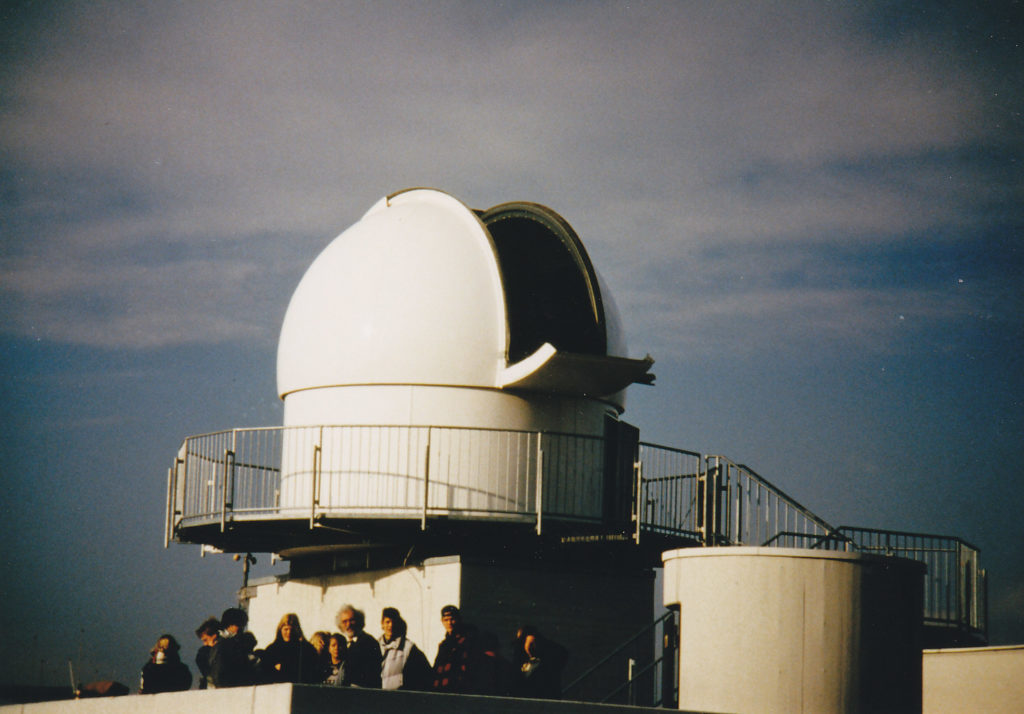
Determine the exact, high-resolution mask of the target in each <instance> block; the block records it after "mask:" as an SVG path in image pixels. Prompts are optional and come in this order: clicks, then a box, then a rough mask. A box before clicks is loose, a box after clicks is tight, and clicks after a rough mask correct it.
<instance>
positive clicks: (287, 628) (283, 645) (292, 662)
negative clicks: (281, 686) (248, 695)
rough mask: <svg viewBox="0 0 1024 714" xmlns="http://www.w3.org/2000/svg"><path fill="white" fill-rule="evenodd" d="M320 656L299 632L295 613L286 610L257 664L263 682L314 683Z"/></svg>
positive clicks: (297, 617) (300, 629)
mask: <svg viewBox="0 0 1024 714" xmlns="http://www.w3.org/2000/svg"><path fill="white" fill-rule="evenodd" d="M319 660H320V656H319V654H318V653H317V651H316V648H315V647H313V645H311V644H309V643H308V642H307V641H306V638H305V637H303V636H302V625H300V624H299V616H298V615H296V614H295V613H294V612H289V613H288V614H287V615H285V616H284V617H282V618H281V621H280V622H279V623H277V634H276V635H275V637H274V641H273V642H271V643H270V645H269V646H267V648H266V649H265V650H263V655H262V657H260V667H261V668H262V670H263V681H265V682H292V683H294V684H317V683H318V681H317V680H318V679H319V677H318V674H319V664H320V662H319Z"/></svg>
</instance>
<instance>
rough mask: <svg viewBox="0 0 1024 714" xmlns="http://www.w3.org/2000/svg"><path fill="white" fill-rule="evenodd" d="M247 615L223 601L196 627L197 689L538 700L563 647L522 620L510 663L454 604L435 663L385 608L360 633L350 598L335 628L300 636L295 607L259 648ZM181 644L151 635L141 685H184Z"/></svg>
mask: <svg viewBox="0 0 1024 714" xmlns="http://www.w3.org/2000/svg"><path fill="white" fill-rule="evenodd" d="M248 619H249V618H248V615H247V614H246V612H245V611H244V610H242V609H239V608H228V609H227V610H225V611H224V613H223V614H222V615H221V618H220V619H219V620H218V619H217V618H214V617H211V618H209V619H207V620H206V621H204V622H203V623H202V624H201V625H200V626H199V628H198V629H197V630H196V636H197V637H198V638H199V639H200V641H201V642H202V646H201V647H200V649H199V651H198V653H197V654H196V667H197V668H198V670H199V688H200V689H206V688H222V687H238V686H248V685H253V684H267V683H275V682H293V683H297V684H325V685H331V686H339V687H365V688H377V689H409V690H418V691H437V692H450V693H460V694H491V695H499V696H521V697H531V698H542V699H557V698H558V697H559V696H560V694H561V671H562V668H563V667H564V666H565V661H566V658H567V652H566V651H565V649H564V648H563V647H561V646H560V645H557V644H556V643H554V642H552V641H550V640H548V639H546V638H544V637H543V636H541V634H540V633H539V632H538V631H537V630H536V628H534V627H532V626H529V625H526V626H523V627H520V628H519V629H518V630H517V631H516V635H515V642H514V645H513V653H514V655H513V660H512V661H511V662H509V661H508V660H506V659H505V658H503V657H502V656H501V654H500V653H499V651H498V649H499V648H498V641H497V637H495V636H494V635H490V634H487V633H480V632H478V631H477V630H476V628H474V627H472V626H471V625H468V624H466V623H465V622H463V619H462V614H461V613H460V612H459V609H458V608H457V607H455V606H454V605H447V606H445V607H444V608H442V610H441V624H442V626H443V627H444V631H445V636H444V639H443V640H441V643H440V644H439V645H438V648H437V655H436V656H435V658H434V662H433V665H431V663H430V662H429V660H428V659H427V657H426V655H425V654H424V653H423V652H422V651H421V650H420V649H419V647H417V646H416V645H415V644H414V643H413V642H412V641H411V640H409V638H408V635H407V633H408V626H407V624H406V622H405V620H404V619H403V618H402V615H401V613H400V612H399V611H398V610H397V609H396V608H393V607H386V608H384V610H383V611H382V612H381V622H380V626H381V635H380V637H379V638H374V637H373V636H372V635H369V634H368V633H366V631H365V627H366V617H365V615H364V613H363V612H362V611H361V610H358V609H357V608H355V607H353V606H352V605H345V606H344V607H342V608H341V609H340V610H339V611H338V614H337V618H336V624H337V627H338V631H337V632H334V633H328V632H316V633H315V634H313V635H312V636H310V637H309V638H308V639H307V638H306V636H305V634H304V633H303V631H302V625H301V624H300V623H299V618H298V616H296V615H295V614H294V613H289V614H287V615H285V616H284V617H282V618H281V620H280V622H279V623H278V625H277V631H276V633H275V636H274V640H273V642H271V643H270V644H269V645H267V647H265V648H264V649H257V647H256V638H255V637H254V636H253V634H252V633H250V632H248V631H247V630H246V625H247V624H248ZM180 649H181V647H180V645H179V644H178V642H177V640H175V639H174V637H173V636H172V635H169V634H164V635H161V636H160V637H159V639H158V640H157V643H156V646H154V648H153V650H152V651H151V652H150V658H149V661H148V662H146V664H145V665H144V666H143V668H142V678H141V684H140V688H139V691H140V693H142V694H155V693H158V692H171V691H181V690H185V689H189V688H190V687H191V686H192V674H191V672H190V671H189V668H188V666H187V665H186V664H185V663H184V662H182V661H181V657H180Z"/></svg>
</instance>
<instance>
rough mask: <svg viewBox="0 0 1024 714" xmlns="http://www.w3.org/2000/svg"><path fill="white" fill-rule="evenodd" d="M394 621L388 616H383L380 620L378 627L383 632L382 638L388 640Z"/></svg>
mask: <svg viewBox="0 0 1024 714" xmlns="http://www.w3.org/2000/svg"><path fill="white" fill-rule="evenodd" d="M394 627H395V623H393V622H392V621H391V618H390V617H385V618H384V619H382V620H381V621H380V629H381V631H382V632H383V633H384V639H385V640H390V639H391V633H392V632H393V631H394Z"/></svg>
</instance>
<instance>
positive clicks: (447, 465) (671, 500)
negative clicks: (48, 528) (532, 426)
mask: <svg viewBox="0 0 1024 714" xmlns="http://www.w3.org/2000/svg"><path fill="white" fill-rule="evenodd" d="M623 426H624V427H626V428H625V429H624V430H623V429H615V430H612V431H610V432H608V433H606V435H605V436H604V437H594V436H584V435H578V434H564V433H549V432H528V431H511V430H494V429H472V428H456V427H446V426H417V427H407V426H401V427H399V426H373V425H367V426H311V427H271V428H255V429H232V430H229V431H222V432H216V433H211V434H203V435H198V436H192V437H189V438H187V439H186V440H185V441H184V443H183V444H182V446H181V448H180V450H179V452H178V456H177V458H176V459H175V461H174V464H173V466H172V467H171V468H170V469H169V471H168V482H167V512H166V530H165V542H166V543H169V542H170V541H172V540H174V541H178V542H188V543H200V544H204V545H209V546H212V547H214V548H217V549H220V550H223V551H226V552H246V551H256V552H260V551H262V552H276V553H279V554H282V555H283V556H285V557H299V556H301V555H303V554H305V553H315V552H317V551H323V550H325V549H350V550H371V549H373V548H381V547H388V546H392V547H398V546H403V547H404V548H406V549H407V548H409V546H410V545H418V546H423V547H424V549H427V550H429V548H430V547H433V548H434V549H435V552H436V551H437V550H438V549H441V550H443V549H444V548H451V547H457V548H472V547H477V548H482V549H486V548H490V549H495V548H497V547H498V546H500V547H502V548H503V549H504V550H505V551H507V550H508V549H509V548H514V547H522V548H539V547H545V548H548V549H552V548H556V549H557V548H565V547H569V546H576V547H586V546H587V545H595V544H596V545H601V546H605V545H607V544H610V543H619V544H620V545H619V547H620V548H627V549H633V550H632V551H630V552H634V551H635V553H636V554H637V557H643V558H647V559H648V560H649V562H650V563H651V564H656V563H657V562H659V561H658V557H659V555H660V553H661V552H662V551H664V550H668V549H671V548H680V547H688V546H694V547H722V546H733V545H748V546H750V545H753V546H769V547H770V546H779V547H788V548H808V549H828V550H845V551H856V552H867V553H878V554H883V555H891V556H898V557H903V558H910V559H913V560H917V561H920V562H922V563H924V564H925V565H926V566H927V574H926V576H925V578H926V579H925V588H924V603H923V612H922V616H923V623H924V625H925V637H924V643H925V645H926V646H951V645H969V644H983V643H985V642H986V640H987V611H986V579H985V571H984V570H983V569H982V568H981V567H980V564H979V555H980V552H979V550H978V549H977V548H975V547H974V546H972V545H970V544H969V543H967V542H966V541H964V540H962V539H960V538H957V537H954V536H949V535H931V534H921V533H906V532H900V531H885V530H877V529H868V528H857V527H850V526H839V527H835V526H832V525H831V524H829V523H828V522H827V521H825V520H824V519H822V518H821V517H819V516H817V515H815V514H814V513H812V512H811V511H809V510H808V509H807V508H805V507H803V506H802V505H801V504H800V503H798V502H797V501H796V500H795V499H793V498H791V497H790V496H788V495H787V494H786V493H784V492H783V491H782V490H780V489H779V488H777V487H776V486H774V485H772V484H771V483H769V482H768V480H767V479H765V478H764V477H762V476H761V475H759V474H758V473H756V472H755V471H753V470H752V469H750V468H749V467H747V466H745V465H742V464H736V463H733V462H732V461H730V460H729V459H728V458H725V457H724V456H719V455H707V454H700V453H697V452H694V451H687V450H684V449H678V448H673V447H668V446H661V445H657V444H650V443H645V442H639V441H638V440H637V433H636V431H635V430H634V429H632V428H631V427H628V426H627V425H623Z"/></svg>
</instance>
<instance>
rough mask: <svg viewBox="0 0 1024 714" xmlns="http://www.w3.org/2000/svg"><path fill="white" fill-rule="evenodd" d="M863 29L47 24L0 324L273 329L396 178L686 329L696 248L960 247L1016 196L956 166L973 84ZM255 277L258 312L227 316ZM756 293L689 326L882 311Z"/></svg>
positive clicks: (950, 66)
mask: <svg viewBox="0 0 1024 714" xmlns="http://www.w3.org/2000/svg"><path fill="white" fill-rule="evenodd" d="M242 10H244V11H242ZM866 19H867V18H866V17H865V16H864V15H863V14H862V12H861V11H860V10H852V9H849V8H836V7H833V6H822V5H819V4H816V3H811V4H806V5H788V4H787V5H786V6H784V7H783V9H774V8H769V7H767V6H754V7H752V6H749V5H745V4H744V5H739V6H735V5H728V4H721V3H716V4H713V5H703V4H699V5H691V4H680V3H650V4H643V3H641V4H638V5H634V6H629V7H627V6H624V5H621V4H618V3H583V4H568V5H561V4H559V5H548V4H544V3H541V4H538V5H535V6H534V5H530V6H527V7H526V8H520V9H513V8H502V7H500V6H498V5H495V6H492V7H488V8H486V9H481V6H478V5H476V4H472V3H471V4H462V3H432V4H431V5H430V6H424V7H420V6H409V5H407V4H401V3H399V4H395V5H389V6H382V5H379V4H377V5H374V6H373V7H372V8H371V7H369V6H365V5H361V4H353V5H343V6H340V7H338V6H330V7H327V6H318V5H314V6H311V7H304V8H301V9H298V8H294V7H290V8H289V11H288V12H283V11H282V10H281V9H280V8H275V7H273V6H259V5H257V6H253V5H249V4H246V5H245V6H244V8H243V7H235V6H230V5H215V6H203V7H201V8H195V7H193V8H189V9H187V10H186V9H185V8H182V7H180V6H176V5H174V4H167V5H156V6H152V7H149V8H145V9H143V8H134V7H127V6H123V5H120V4H92V3H90V4H69V5H62V6H61V10H60V11H59V12H58V15H57V16H56V18H55V19H54V21H53V22H52V23H51V24H47V25H39V26H35V27H34V28H33V29H31V30H25V31H24V32H25V34H23V35H22V36H19V38H18V39H19V40H20V41H21V42H22V43H23V47H24V48H25V49H26V50H30V51H25V52H23V53H22V54H21V55H20V56H19V57H18V58H17V59H18V60H19V61H18V62H17V63H16V65H15V66H14V67H9V68H8V69H7V71H6V72H5V73H4V74H3V75H2V81H3V90H4V96H5V100H4V103H3V107H2V113H0V136H2V137H3V138H2V139H0V142H2V144H0V150H2V152H3V155H4V157H5V163H6V164H7V169H6V170H5V172H4V175H3V177H2V181H3V188H4V193H5V196H7V197H8V198H9V200H7V201H5V203H6V204H7V205H6V207H5V208H4V209H3V210H4V216H3V218H4V224H5V229H4V232H3V237H2V238H0V250H2V251H3V255H4V258H3V267H2V275H3V280H2V288H0V289H2V290H3V294H4V295H5V296H6V297H5V298H4V301H5V302H6V303H7V304H8V305H9V306H10V305H13V306H16V312H15V314H12V315H10V316H9V317H8V318H7V319H5V321H4V322H5V325H6V329H8V330H12V331H15V332H19V333H25V332H27V331H31V332H33V333H34V334H43V335H45V336H46V337H47V338H48V339H52V340H56V341H69V342H75V343H85V344H93V343H94V342H97V341H99V340H100V339H102V340H104V341H108V343H109V344H113V345H115V346H116V345H120V346H127V347H147V346H153V345H162V344H172V343H179V342H182V341H199V342H203V341H214V342H215V341H221V340H225V339H239V338H254V337H259V336H265V335H267V334H272V333H276V329H277V325H276V324H269V318H270V317H273V318H274V319H277V316H278V314H279V313H280V310H278V311H274V310H269V311H268V310H267V309H266V308H267V305H268V304H280V305H281V306H282V307H281V310H283V305H285V304H286V303H287V299H288V296H289V294H290V289H291V286H292V285H294V282H295V281H296V280H297V277H298V274H299V273H300V272H301V266H302V265H304V264H305V263H308V262H309V261H310V260H311V259H312V257H313V256H314V255H315V253H316V252H317V250H319V247H320V246H322V245H323V244H325V243H326V241H327V240H328V239H329V238H330V237H331V236H333V235H334V234H336V233H337V232H339V231H340V230H341V229H343V228H344V227H345V226H347V225H349V224H350V223H352V222H353V221H354V220H355V219H356V218H358V216H359V215H360V214H361V213H362V212H363V211H364V210H365V209H366V208H368V207H369V206H370V205H371V204H372V202H373V201H374V200H375V199H376V198H377V197H378V196H379V195H381V194H383V193H385V192H388V191H391V190H396V189H398V188H402V187H405V186H407V185H422V184H427V185H436V186H439V187H441V188H444V189H446V190H450V191H451V192H452V193H454V194H455V195H456V196H458V197H460V198H463V199H464V200H466V201H467V202H468V203H470V204H471V205H474V206H479V207H486V206H488V205H491V204H493V203H496V202H499V201H503V200H511V199H520V198H521V199H530V200H538V201H541V202H544V203H547V204H548V205H551V206H552V207H553V208H555V209H556V210H559V211H561V212H563V213H565V215H566V216H567V218H569V219H570V221H571V222H572V223H573V225H574V226H576V228H577V229H578V230H579V232H580V233H581V235H582V236H583V239H584V241H585V243H586V244H587V245H588V247H590V248H591V250H592V252H593V253H594V254H595V258H596V259H598V265H599V267H601V268H602V270H603V271H604V272H605V273H606V274H607V275H608V277H609V280H610V282H611V284H612V286H613V288H616V289H617V290H618V291H621V295H622V296H623V298H624V299H620V302H621V303H623V308H624V311H625V312H626V313H627V317H629V316H638V315H641V314H644V315H648V316H653V315H666V316H667V315H671V314H675V312H680V311H682V312H690V313H691V314H692V311H691V310H690V309H689V306H688V305H684V306H680V310H676V311H673V310H670V309H667V308H665V307H664V306H666V305H672V304H678V302H679V301H680V299H681V298H682V297H684V294H681V293H678V292H676V291H675V289H674V288H672V287H671V286H669V285H667V284H665V283H663V282H659V281H656V280H655V277H656V276H655V275H654V273H652V272H651V270H650V267H649V266H650V265H652V264H654V265H663V264H666V263H668V264H682V263H685V262H686V261H687V260H688V259H691V258H694V257H700V255H701V253H700V251H703V250H705V249H707V248H708V247H709V246H723V245H735V246H755V247H756V246H762V245H777V244H783V243H784V244H791V245H794V246H798V247H799V246H803V245H816V244H821V243H849V242H853V243H874V244H899V243H901V242H904V241H906V240H917V239H919V238H918V237H919V236H922V235H925V234H927V233H928V232H930V231H938V230H951V229H952V230H960V231H963V232H964V234H965V239H967V238H966V236H967V235H969V234H970V232H971V231H972V230H973V227H974V225H975V224H976V223H977V222H978V221H981V220H983V218H984V217H983V215H982V213H983V211H982V210H981V208H980V207H981V206H992V205H993V204H995V205H998V206H1004V207H1005V206H1007V205H1009V204H1011V203H1012V199H1013V197H1012V196H1011V195H1008V192H1009V193H1013V191H1014V190H1018V191H1019V184H1018V185H1017V186H1013V187H1010V188H1009V189H1008V187H1007V185H1006V175H1005V173H1000V172H999V171H998V167H997V166H996V165H995V163H996V162H986V161H979V160H977V159H972V158H971V156H973V155H974V154H975V152H976V150H977V149H978V147H985V146H990V145H993V144H994V143H998V141H1000V139H999V137H1000V136H1002V134H1000V129H999V126H998V122H997V121H996V119H995V118H994V117H993V113H992V107H991V97H990V96H988V95H986V94H985V92H984V91H983V90H984V89H985V88H986V87H987V85H986V84H985V82H982V81H981V76H982V69H983V68H982V67H980V66H979V65H978V64H977V62H976V61H975V60H973V59H972V57H971V56H969V55H967V54H964V53H958V52H957V51H956V48H950V47H947V46H945V45H943V44H942V42H943V36H942V35H936V34H934V33H929V32H928V31H927V30H928V29H929V28H928V27H924V28H920V27H919V28H916V29H917V31H915V32H913V33H909V32H908V33H905V34H903V35H899V36H895V37H879V36H878V33H877V32H875V31H873V30H872V28H871V26H870V25H869V24H868V23H866V22H865V20H866ZM940 50H941V51H940ZM1017 148H1018V147H1012V149H1013V150H1014V151H1016V150H1017ZM268 236H270V237H274V236H277V237H279V240H277V241H275V240H274V239H273V238H270V239H268V238H267V237H268ZM218 244H220V245H224V244H230V245H232V246H234V247H235V248H236V250H234V251H231V252H224V251H218V250H217V249H216V246H217V245H218ZM284 244H288V245H287V246H286V245H284ZM147 248H148V249H149V250H148V251H147ZM204 250H209V254H206V255H204ZM694 251H698V252H697V253H695V252H694ZM119 252H120V253H121V254H122V257H121V258H120V259H112V258H111V256H112V255H117V254H118V253H119ZM147 253H150V254H149V255H147ZM728 255H731V256H732V260H726V257H725V256H720V257H719V259H718V261H717V262H716V263H715V264H714V265H712V266H708V265H703V266H693V267H692V268H691V269H692V270H694V271H696V272H706V271H707V270H708V269H709V268H710V269H712V270H716V271H721V272H723V273H726V274H728V273H730V272H732V273H734V276H733V277H735V275H736V274H738V272H739V271H741V270H742V269H743V267H744V266H743V263H744V258H743V251H742V250H735V251H732V252H731V253H728ZM183 256H184V257H183ZM818 257H821V256H820V255H818ZM602 258H603V259H604V260H605V263H601V260H600V259H602ZM260 284H262V285H272V286H273V290H274V291H275V292H274V293H273V294H267V295H266V297H265V300H255V301H249V300H247V299H246V298H244V297H242V296H244V295H245V294H246V291H248V290H251V289H252V286H254V285H260ZM637 285H644V286H645V287H644V289H638V288H637V287H635V286H637ZM763 290H764V292H763V293H762V294H761V295H760V297H758V298H757V301H756V303H752V302H751V297H752V296H750V295H743V296H737V297H735V298H728V297H725V296H723V297H719V298H716V299H715V300H714V303H713V305H711V304H709V305H707V306H705V308H704V309H706V310H713V313H714V315H715V316H716V319H715V323H716V324H719V325H724V326H726V330H725V331H729V328H728V326H729V324H730V322H732V321H735V322H736V324H737V325H742V324H743V323H744V321H746V320H748V319H750V315H749V314H748V309H749V307H750V305H752V304H757V306H758V307H757V310H758V315H759V319H760V320H761V321H762V322H767V323H774V322H780V323H785V322H788V321H789V320H790V319H791V314H790V311H791V310H792V307H791V306H792V305H798V304H801V303H802V302H803V301H808V300H809V301H811V302H813V303H816V304H818V305H831V306H832V311H833V317H834V319H835V320H836V321H837V324H839V323H841V324H846V325H851V326H853V325H857V324H861V323H864V322H868V323H873V322H875V319H874V316H873V313H872V311H871V310H866V309H865V308H864V306H865V305H875V304H885V303H887V302H888V301H889V300H891V299H892V296H891V295H890V294H887V293H881V294H878V295H872V294H871V289H870V288H862V289H860V290H859V291H858V292H857V293H856V296H853V295H851V294H850V293H849V292H846V291H844V290H843V289H842V288H841V286H837V287H836V288H835V289H834V290H833V289H830V288H829V287H828V286H824V285H819V286H817V287H816V288H815V290H814V291H813V292H811V293H807V292H802V291H800V290H795V289H793V288H792V286H787V285H785V284H781V283H780V284H778V285H775V286H773V287H772V286H769V287H765V288H763ZM235 310H237V313H234V314H230V315H229V314H228V313H233V311H235ZM8 311H9V309H8ZM674 319H678V318H674ZM665 320H666V322H664V324H662V325H661V326H660V327H658V328H657V329H656V332H658V333H659V334H662V335H667V334H671V333H672V331H671V330H670V329H668V328H669V327H671V325H672V324H673V323H672V320H670V319H669V318H668V317H666V318H665ZM811 324H821V323H820V322H814V321H812V323H811ZM690 327H692V328H696V329H697V330H698V331H705V332H707V331H708V330H709V329H710V328H708V327H707V323H705V322H701V321H698V322H697V323H696V324H691V325H690ZM821 329H823V330H824V332H823V335H824V336H827V335H828V334H829V332H830V331H829V330H828V329H826V328H824V327H822V328H821ZM851 329H852V328H851ZM716 332H717V330H711V331H710V332H708V334H707V335H706V337H710V336H711V335H713V334H715V333H716ZM98 335H102V336H103V337H102V338H98V337H97V336H98ZM663 339H664V338H663ZM677 347H678V345H673V344H665V345H664V349H668V350H673V349H677Z"/></svg>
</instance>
